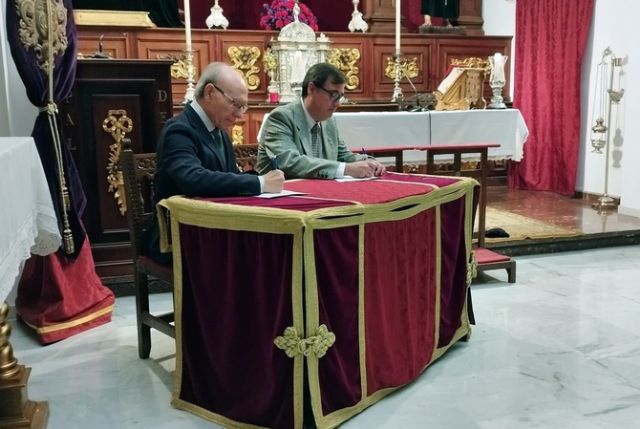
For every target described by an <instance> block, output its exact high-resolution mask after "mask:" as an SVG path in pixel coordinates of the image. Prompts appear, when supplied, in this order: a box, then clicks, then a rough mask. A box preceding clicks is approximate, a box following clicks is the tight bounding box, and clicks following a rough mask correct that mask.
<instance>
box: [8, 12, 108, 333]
mask: <svg viewBox="0 0 640 429" xmlns="http://www.w3.org/2000/svg"><path fill="white" fill-rule="evenodd" d="M18 3H20V2H18V1H15V0H8V1H7V8H6V13H7V38H8V40H9V46H10V48H11V55H12V57H13V60H14V62H15V64H16V68H17V70H18V73H19V74H20V77H21V79H22V81H23V82H24V84H25V87H26V90H27V96H28V98H29V101H31V103H32V104H33V105H35V106H37V107H39V108H42V107H44V106H46V105H47V103H48V100H49V87H48V76H47V74H46V73H45V72H44V71H43V70H42V69H41V68H40V67H39V66H38V59H37V54H36V50H35V49H34V47H33V46H31V47H30V46H24V45H23V43H22V41H21V39H20V31H23V32H27V31H29V30H30V28H29V26H28V25H27V26H26V28H25V26H24V25H23V23H22V22H21V21H20V20H21V17H20V16H19V15H18V8H17V6H16V5H17V4H18ZM62 5H63V6H64V7H65V8H66V15H67V22H66V40H67V42H68V45H67V48H66V50H65V51H64V52H63V53H58V52H55V53H54V63H55V68H54V94H53V100H54V102H55V103H56V104H59V103H60V102H62V101H63V100H65V99H66V98H67V97H69V95H70V93H71V89H72V87H73V83H74V80H75V70H76V53H77V47H76V39H77V37H76V28H75V23H74V20H73V8H72V6H71V0H64V1H62ZM51 13H52V14H54V13H55V11H52V12H51ZM34 16H36V17H38V18H40V19H42V17H41V16H40V15H39V14H38V13H36V14H34ZM33 30H36V29H35V28H33ZM38 30H39V31H38V32H37V33H36V36H40V34H39V33H40V32H41V31H42V28H41V27H38ZM38 42H39V43H43V40H38ZM45 52H46V51H44V50H43V51H42V53H43V54H44V53H45ZM55 120H56V121H57V122H58V129H61V128H62V127H61V126H60V120H59V118H58V117H57V115H56V119H55ZM31 135H32V136H33V138H34V140H35V143H36V147H37V149H38V153H39V155H40V159H41V160H42V166H43V168H44V172H45V176H46V177H47V182H48V184H49V191H50V192H51V197H52V200H53V203H54V207H55V209H56V214H57V217H58V223H59V224H60V225H62V219H63V216H62V214H63V209H62V207H61V203H60V188H61V183H60V180H59V169H58V164H57V162H56V153H55V150H54V139H53V136H52V132H51V130H50V127H49V120H48V114H47V113H44V112H42V113H40V114H39V115H38V116H37V118H36V121H35V124H34V127H33V131H32V134H31ZM61 141H62V142H64V137H63V136H61ZM62 152H63V153H62V157H63V159H64V173H65V178H66V185H67V188H68V190H69V196H70V199H71V203H72V207H71V209H70V210H69V211H68V216H69V222H70V227H71V230H72V233H73V241H74V244H75V252H74V253H73V254H72V255H67V254H66V253H65V252H64V250H62V249H59V250H58V251H57V252H56V253H55V254H52V255H49V256H45V257H41V256H33V257H32V258H31V259H29V260H28V261H27V263H26V266H25V269H24V272H23V275H22V278H21V281H20V285H19V287H18V297H17V299H16V308H17V311H18V313H19V314H20V316H21V317H22V318H23V320H24V321H25V322H27V323H28V324H29V325H30V326H32V327H34V328H35V329H36V332H37V334H38V337H39V339H40V341H41V342H43V343H50V342H54V341H58V340H61V339H64V338H67V337H69V336H71V335H74V334H76V333H78V332H81V331H83V330H86V329H89V328H90V327H93V326H97V325H100V324H102V323H105V322H108V321H109V320H111V306H112V305H113V301H114V297H113V293H112V292H111V291H110V290H109V289H107V288H105V287H104V285H102V282H101V281H100V279H99V278H98V276H97V274H96V272H95V264H94V261H93V257H92V255H91V249H90V244H89V241H88V240H87V239H86V236H85V231H84V227H83V225H82V221H81V218H82V214H83V212H84V208H85V204H86V200H85V196H84V192H83V190H82V186H81V183H80V179H79V175H78V172H77V169H76V167H75V165H74V163H73V159H72V156H71V154H70V152H69V150H68V149H67V147H66V146H65V145H64V143H63V144H62ZM8 203H10V202H8Z"/></svg>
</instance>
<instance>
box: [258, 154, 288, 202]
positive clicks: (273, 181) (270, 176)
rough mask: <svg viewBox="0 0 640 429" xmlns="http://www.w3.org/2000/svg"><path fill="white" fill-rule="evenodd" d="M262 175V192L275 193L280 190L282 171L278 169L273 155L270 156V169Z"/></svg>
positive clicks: (282, 183)
mask: <svg viewBox="0 0 640 429" xmlns="http://www.w3.org/2000/svg"><path fill="white" fill-rule="evenodd" d="M262 177H264V189H263V190H264V192H269V193H277V192H281V191H282V187H283V186H284V173H283V172H282V170H279V169H278V160H277V158H276V157H275V156H274V157H273V158H271V171H269V172H268V173H267V174H265V175H264V176H262Z"/></svg>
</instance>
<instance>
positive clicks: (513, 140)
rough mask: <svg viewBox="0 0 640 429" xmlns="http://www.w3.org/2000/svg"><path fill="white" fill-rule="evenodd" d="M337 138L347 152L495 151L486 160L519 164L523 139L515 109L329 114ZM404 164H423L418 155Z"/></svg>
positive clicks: (524, 132) (523, 127)
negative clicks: (476, 147) (484, 147)
mask: <svg viewBox="0 0 640 429" xmlns="http://www.w3.org/2000/svg"><path fill="white" fill-rule="evenodd" d="M334 117H335V118H336V122H337V123H338V128H339V129H340V137H341V138H342V139H343V140H344V141H345V143H347V146H349V147H369V148H376V147H392V146H406V145H426V146H430V145H434V146H441V145H452V146H464V145H473V144H477V143H493V144H497V145H500V147H494V148H490V149H489V158H490V159H511V160H513V161H521V160H522V157H523V152H524V149H523V148H524V144H525V142H526V141H527V138H528V136H529V130H528V129H527V124H526V123H525V122H524V119H523V118H522V114H521V113H520V111H519V110H517V109H505V110H458V111H426V112H358V113H352V112H348V113H340V112H337V113H335V114H334ZM405 160H408V161H416V160H420V161H422V162H424V153H420V152H415V151H414V152H413V153H412V152H411V151H407V155H406V156H405Z"/></svg>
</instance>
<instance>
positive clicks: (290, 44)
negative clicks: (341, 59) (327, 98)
mask: <svg viewBox="0 0 640 429" xmlns="http://www.w3.org/2000/svg"><path fill="white" fill-rule="evenodd" d="M291 3H292V6H293V22H291V23H290V24H287V25H285V26H284V27H282V30H280V34H278V39H277V40H271V41H270V42H269V45H270V49H271V52H272V53H273V56H274V57H275V58H276V62H277V67H276V70H275V72H274V73H273V78H272V79H271V81H270V82H269V88H270V93H274V94H277V95H278V98H279V101H280V102H281V103H289V102H291V101H294V100H296V99H298V98H299V97H300V94H301V93H302V81H303V79H304V76H305V74H306V72H307V70H308V69H309V67H311V66H312V65H314V64H317V63H320V62H324V61H326V58H327V54H328V52H329V51H330V43H331V42H330V41H329V38H328V37H327V36H325V35H324V34H323V33H320V36H318V37H316V33H315V32H314V30H313V28H312V27H310V26H309V25H307V24H305V23H304V22H302V21H300V5H299V4H298V2H297V1H296V2H291ZM271 89H273V91H271Z"/></svg>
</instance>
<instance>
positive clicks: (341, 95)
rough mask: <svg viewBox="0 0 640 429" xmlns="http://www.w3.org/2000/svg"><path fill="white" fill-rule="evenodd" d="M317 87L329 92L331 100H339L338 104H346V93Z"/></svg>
mask: <svg viewBox="0 0 640 429" xmlns="http://www.w3.org/2000/svg"><path fill="white" fill-rule="evenodd" d="M316 88H318V89H321V90H323V91H324V92H326V93H327V95H328V96H329V100H331V102H333V103H335V102H338V104H344V103H346V102H347V101H349V100H347V97H345V96H344V93H342V92H338V91H329V90H328V89H325V88H323V87H321V86H316Z"/></svg>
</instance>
